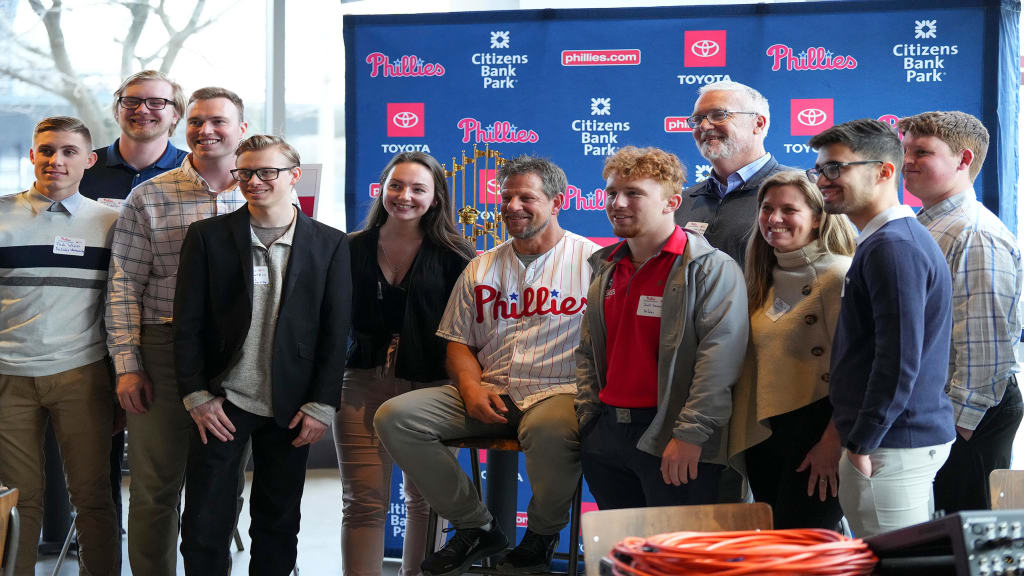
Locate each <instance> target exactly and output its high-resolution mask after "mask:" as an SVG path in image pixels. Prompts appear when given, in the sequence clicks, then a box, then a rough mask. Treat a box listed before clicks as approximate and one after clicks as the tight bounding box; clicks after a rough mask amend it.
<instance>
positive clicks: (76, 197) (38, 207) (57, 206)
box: [28, 184, 82, 216]
mask: <svg viewBox="0 0 1024 576" xmlns="http://www.w3.org/2000/svg"><path fill="white" fill-rule="evenodd" d="M28 201H29V204H31V205H32V209H33V210H34V211H35V212H36V213H37V214H38V213H39V212H47V211H49V212H67V213H68V215H70V216H74V215H75V212H76V211H78V208H79V207H80V206H81V205H82V195H81V194H79V193H78V191H77V190H76V191H75V193H74V194H72V195H71V196H68V197H67V198H65V199H63V200H58V201H56V202H54V201H53V200H50V198H49V197H47V196H46V194H43V193H42V192H40V191H39V189H38V188H36V186H35V184H33V185H32V188H31V189H29V191H28Z"/></svg>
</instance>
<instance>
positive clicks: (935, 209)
mask: <svg viewBox="0 0 1024 576" xmlns="http://www.w3.org/2000/svg"><path fill="white" fill-rule="evenodd" d="M917 219H918V221H920V222H921V224H923V225H924V226H925V228H927V229H928V231H929V232H930V233H931V235H932V237H933V238H935V241H936V242H937V243H938V245H939V248H941V249H942V253H943V254H944V255H945V256H946V261H947V262H948V263H949V269H950V272H951V273H952V274H953V341H952V348H951V349H950V354H949V383H948V385H947V386H948V390H947V391H948V392H949V397H950V400H952V401H953V411H954V415H955V417H956V425H957V426H960V427H962V428H967V429H968V430H974V429H975V428H977V426H978V423H979V422H981V418H982V417H983V416H984V415H985V411H986V410H988V409H989V408H991V407H992V406H995V405H996V404H998V403H999V402H1000V401H1001V400H1002V398H1003V393H1004V392H1005V391H1006V385H1007V381H1008V379H1009V377H1010V376H1011V375H1013V374H1015V373H1016V372H1017V371H1018V368H1017V361H1018V356H1017V344H1018V343H1019V342H1020V333H1021V320H1022V319H1021V314H1022V311H1021V308H1020V295H1021V283H1022V280H1024V271H1022V269H1021V254H1020V250H1019V249H1018V247H1017V239H1016V238H1014V237H1013V234H1011V233H1010V231H1009V230H1007V229H1006V226H1005V225H1003V223H1002V222H1001V221H1000V220H999V218H998V217H996V215H995V214H993V213H992V212H990V211H989V210H988V209H987V208H985V207H984V206H983V205H982V204H981V203H980V202H978V200H977V199H976V198H975V194H974V190H973V189H969V190H966V191H964V192H961V193H959V194H957V195H955V196H952V197H950V198H947V199H945V200H943V201H942V202H939V203H938V204H936V205H934V206H932V207H930V208H926V209H924V210H921V211H920V212H919V213H918V214H917Z"/></svg>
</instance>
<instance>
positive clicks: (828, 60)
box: [765, 44, 857, 72]
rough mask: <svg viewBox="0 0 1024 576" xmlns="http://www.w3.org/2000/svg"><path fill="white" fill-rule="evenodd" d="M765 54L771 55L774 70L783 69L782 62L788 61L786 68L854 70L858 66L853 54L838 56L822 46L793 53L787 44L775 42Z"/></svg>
mask: <svg viewBox="0 0 1024 576" xmlns="http://www.w3.org/2000/svg"><path fill="white" fill-rule="evenodd" d="M765 56H771V57H772V58H773V59H774V60H773V62H772V72H778V71H779V70H780V69H782V63H783V62H785V63H786V70H853V69H854V68H856V67H857V59H856V58H854V57H853V56H842V55H839V56H837V55H836V54H835V53H833V52H832V51H831V50H826V49H825V48H823V47H821V46H817V47H813V48H808V49H807V50H804V51H803V52H801V53H799V54H797V55H795V56H794V55H793V49H792V48H790V47H789V46H786V45H785V44H773V45H772V46H770V47H769V48H768V50H767V51H766V52H765Z"/></svg>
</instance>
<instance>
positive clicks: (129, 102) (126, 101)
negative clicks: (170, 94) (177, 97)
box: [117, 96, 174, 110]
mask: <svg viewBox="0 0 1024 576" xmlns="http://www.w3.org/2000/svg"><path fill="white" fill-rule="evenodd" d="M117 103H118V104H119V105H120V106H121V108H124V109H126V110H135V109H136V108H138V107H139V106H141V105H142V104H143V103H145V104H146V108H149V109H150V110H163V109H164V108H166V107H167V105H168V104H174V100H168V99H167V98H136V97H134V96H121V97H119V98H118V99H117Z"/></svg>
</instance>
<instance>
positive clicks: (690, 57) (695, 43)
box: [683, 30, 725, 68]
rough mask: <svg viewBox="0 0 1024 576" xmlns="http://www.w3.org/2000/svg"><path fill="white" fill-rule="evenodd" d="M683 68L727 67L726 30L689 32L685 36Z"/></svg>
mask: <svg viewBox="0 0 1024 576" xmlns="http://www.w3.org/2000/svg"><path fill="white" fill-rule="evenodd" d="M683 66H685V67H687V68H692V67H696V68H712V67H721V66H725V30H687V31H686V32H685V33H684V34H683Z"/></svg>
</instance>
